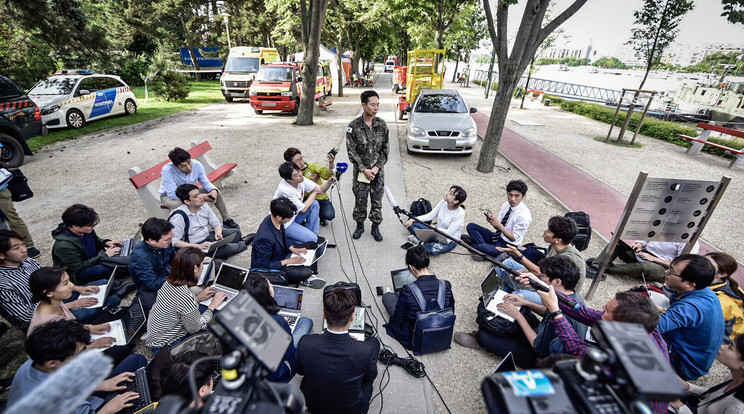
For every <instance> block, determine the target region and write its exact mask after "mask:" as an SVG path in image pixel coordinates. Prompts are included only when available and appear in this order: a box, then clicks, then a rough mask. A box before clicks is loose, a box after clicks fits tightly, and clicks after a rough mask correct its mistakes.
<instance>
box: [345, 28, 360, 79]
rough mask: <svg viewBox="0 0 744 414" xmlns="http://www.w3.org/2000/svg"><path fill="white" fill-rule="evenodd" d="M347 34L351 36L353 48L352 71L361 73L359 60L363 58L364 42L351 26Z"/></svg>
mask: <svg viewBox="0 0 744 414" xmlns="http://www.w3.org/2000/svg"><path fill="white" fill-rule="evenodd" d="M347 35H348V36H349V45H350V49H351V73H360V72H359V60H360V59H361V58H362V44H361V42H360V41H359V38H360V36H358V35H359V33H357V34H356V35H355V34H354V30H353V29H352V28H351V27H349V29H348V31H347Z"/></svg>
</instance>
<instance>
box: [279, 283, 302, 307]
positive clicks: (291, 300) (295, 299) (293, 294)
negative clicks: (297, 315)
mask: <svg viewBox="0 0 744 414" xmlns="http://www.w3.org/2000/svg"><path fill="white" fill-rule="evenodd" d="M274 300H275V301H276V303H277V304H278V305H279V307H281V308H286V309H294V310H302V290H300V289H292V288H285V287H281V286H274Z"/></svg>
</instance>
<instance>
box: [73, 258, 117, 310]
mask: <svg viewBox="0 0 744 414" xmlns="http://www.w3.org/2000/svg"><path fill="white" fill-rule="evenodd" d="M118 267H119V266H114V271H113V272H111V276H110V277H109V280H108V283H106V284H105V285H101V286H99V287H98V293H88V294H86V295H80V296H78V299H85V298H96V299H98V303H96V304H95V305H93V306H88V307H87V309H94V308H100V307H103V302H105V301H106V298H108V294H109V292H111V288H112V287H113V286H114V276H116V268H118Z"/></svg>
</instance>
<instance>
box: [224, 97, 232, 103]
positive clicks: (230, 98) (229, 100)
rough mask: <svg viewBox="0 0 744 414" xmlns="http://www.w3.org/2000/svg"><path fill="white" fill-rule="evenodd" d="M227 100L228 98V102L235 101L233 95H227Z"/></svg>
mask: <svg viewBox="0 0 744 414" xmlns="http://www.w3.org/2000/svg"><path fill="white" fill-rule="evenodd" d="M225 100H226V101H227V102H232V101H233V98H232V96H226V97H225Z"/></svg>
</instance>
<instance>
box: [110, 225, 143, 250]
mask: <svg viewBox="0 0 744 414" xmlns="http://www.w3.org/2000/svg"><path fill="white" fill-rule="evenodd" d="M140 241H142V227H140V228H138V229H137V232H136V233H134V237H131V238H128V239H124V240H122V241H121V250H119V254H117V255H116V256H118V257H129V255H130V254H132V250H134V246H136V245H137V243H139V242H140Z"/></svg>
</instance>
